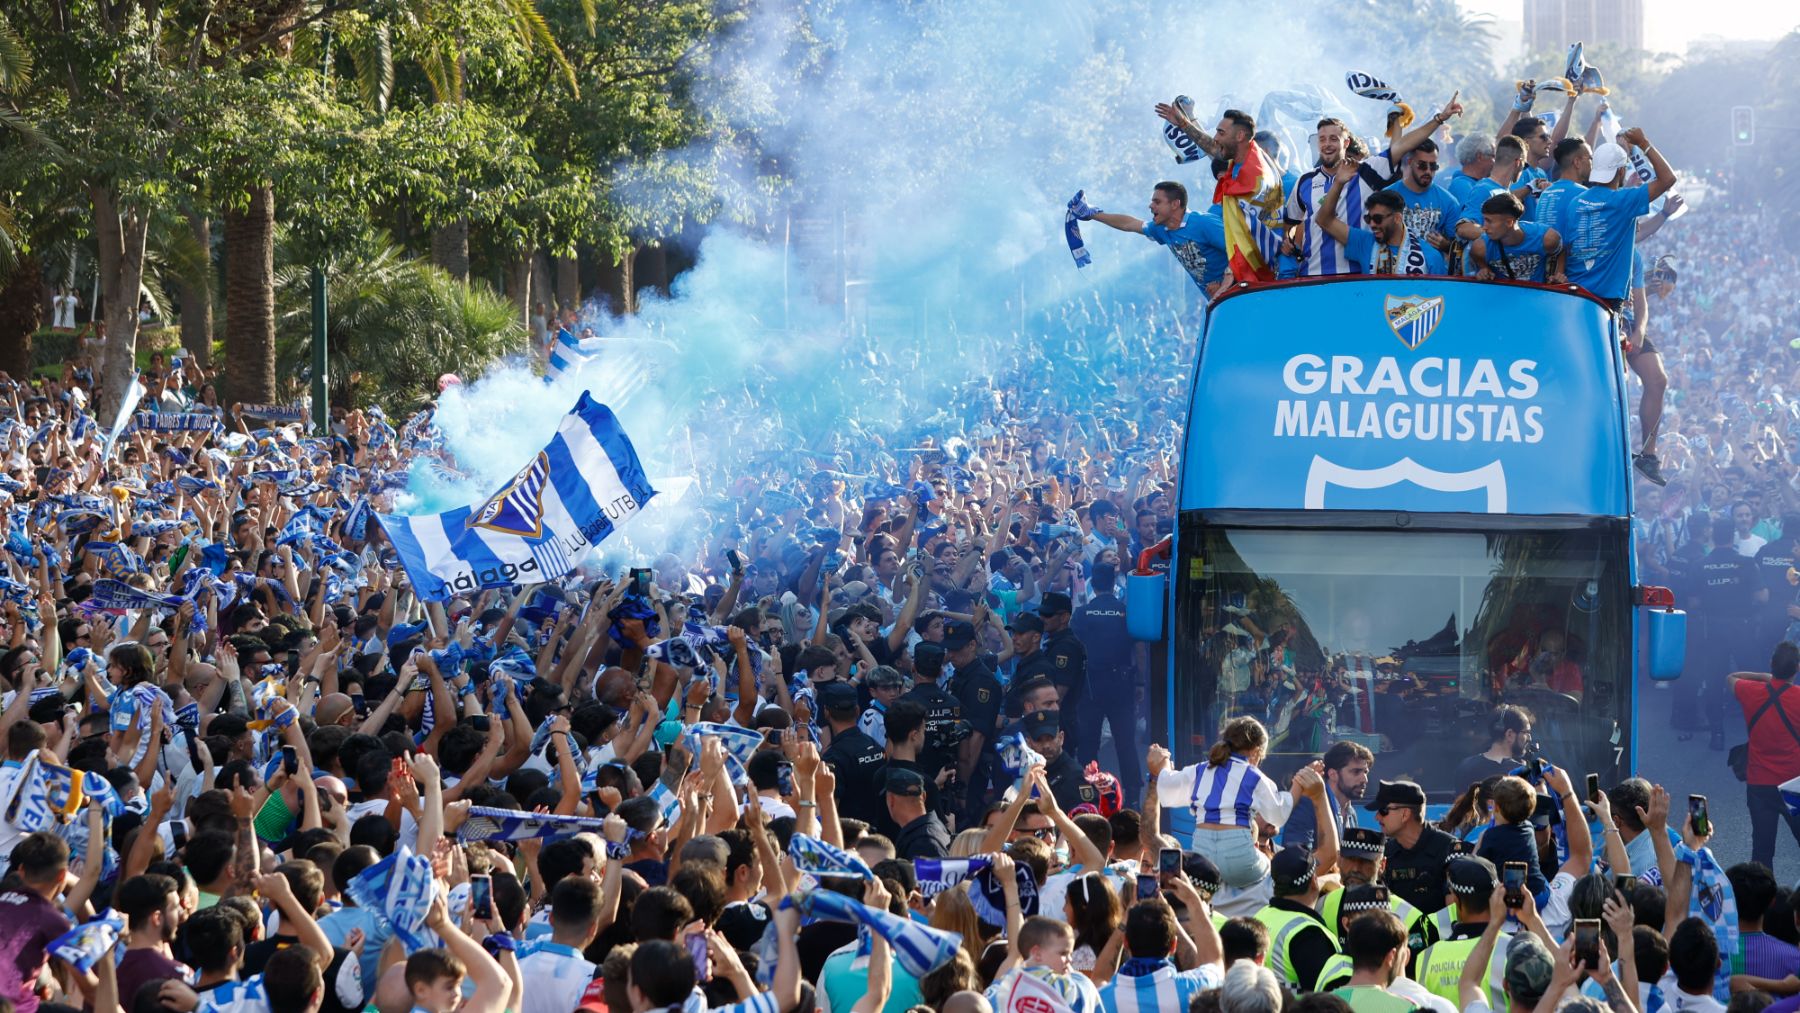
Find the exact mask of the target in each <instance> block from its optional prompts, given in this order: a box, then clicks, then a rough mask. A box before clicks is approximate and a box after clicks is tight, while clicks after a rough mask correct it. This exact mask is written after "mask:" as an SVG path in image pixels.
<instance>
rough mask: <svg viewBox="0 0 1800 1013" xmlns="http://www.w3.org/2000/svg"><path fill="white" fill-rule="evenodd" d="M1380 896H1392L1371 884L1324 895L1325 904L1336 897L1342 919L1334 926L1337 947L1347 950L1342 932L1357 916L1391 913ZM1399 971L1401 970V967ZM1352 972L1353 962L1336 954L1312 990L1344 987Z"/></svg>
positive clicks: (1328, 961) (1326, 963) (1348, 956)
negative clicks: (1370, 913) (1343, 947)
mask: <svg viewBox="0 0 1800 1013" xmlns="http://www.w3.org/2000/svg"><path fill="white" fill-rule="evenodd" d="M1383 896H1389V900H1390V901H1391V899H1392V898H1391V895H1388V892H1387V888H1386V887H1384V886H1377V885H1376V884H1374V883H1359V884H1357V885H1356V886H1345V887H1344V888H1343V889H1342V890H1333V891H1331V892H1330V893H1328V894H1326V895H1325V900H1327V901H1330V900H1333V899H1334V898H1335V903H1334V907H1335V909H1336V910H1337V912H1338V914H1339V917H1341V918H1342V919H1343V921H1342V923H1341V924H1338V926H1337V934H1338V942H1339V944H1340V945H1342V946H1346V947H1347V946H1349V944H1350V940H1349V939H1348V938H1346V937H1345V935H1344V929H1345V928H1346V927H1347V926H1348V925H1349V924H1350V923H1351V922H1353V921H1355V920H1356V919H1357V917H1358V916H1360V915H1365V914H1368V913H1369V912H1370V911H1387V912H1390V913H1392V912H1393V908H1392V907H1390V906H1389V901H1384V900H1382V897H1383ZM1319 906H1320V909H1321V910H1323V909H1324V907H1325V905H1324V903H1323V902H1321V903H1320V905H1319ZM1414 910H1415V911H1416V910H1418V909H1417V908H1414ZM1325 920H1326V922H1327V923H1330V922H1331V917H1330V916H1329V915H1327V916H1326V918H1325ZM1409 938H1410V937H1409ZM1407 950H1408V952H1411V951H1412V943H1411V942H1408V943H1407ZM1402 970H1404V968H1403V969H1402ZM1355 973H1356V962H1355V961H1354V960H1352V959H1351V957H1350V954H1348V953H1344V952H1339V953H1337V954H1335V955H1333V956H1332V957H1331V959H1330V960H1327V961H1326V962H1325V970H1323V971H1320V972H1319V983H1318V984H1317V985H1316V986H1314V988H1313V991H1315V992H1329V991H1331V990H1332V989H1336V988H1343V987H1344V986H1345V985H1348V984H1350V978H1351V977H1352V976H1353V975H1354V974H1355ZM1408 1005H1410V1004H1408ZM1394 1008H1395V1009H1398V1008H1399V1006H1398V1005H1396V1006H1395V1007H1394ZM1353 1009H1354V1008H1353Z"/></svg>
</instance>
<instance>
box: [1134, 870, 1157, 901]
mask: <svg viewBox="0 0 1800 1013" xmlns="http://www.w3.org/2000/svg"><path fill="white" fill-rule="evenodd" d="M1156 891H1157V882H1156V877H1155V876H1139V877H1138V878H1137V899H1138V900H1149V899H1150V898H1152V897H1154V896H1156Z"/></svg>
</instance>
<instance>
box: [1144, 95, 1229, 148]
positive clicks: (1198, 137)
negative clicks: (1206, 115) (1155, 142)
mask: <svg viewBox="0 0 1800 1013" xmlns="http://www.w3.org/2000/svg"><path fill="white" fill-rule="evenodd" d="M1156 115H1158V116H1160V117H1162V118H1163V119H1164V120H1166V121H1168V122H1169V123H1172V124H1174V125H1175V129H1177V130H1179V131H1181V132H1182V133H1184V134H1186V135H1188V139H1189V140H1191V141H1193V142H1194V145H1195V146H1196V147H1198V148H1199V149H1200V150H1201V151H1204V152H1206V155H1207V157H1208V158H1218V157H1219V156H1220V155H1223V154H1224V153H1225V149H1224V148H1221V147H1219V142H1218V141H1215V140H1213V136H1212V135H1211V134H1209V133H1207V132H1206V131H1205V130H1202V129H1201V128H1200V124H1198V123H1195V122H1194V119H1193V117H1191V116H1189V115H1188V114H1187V113H1184V112H1182V111H1181V109H1180V107H1178V106H1176V105H1175V104H1174V103H1172V102H1158V103H1157V104H1156Z"/></svg>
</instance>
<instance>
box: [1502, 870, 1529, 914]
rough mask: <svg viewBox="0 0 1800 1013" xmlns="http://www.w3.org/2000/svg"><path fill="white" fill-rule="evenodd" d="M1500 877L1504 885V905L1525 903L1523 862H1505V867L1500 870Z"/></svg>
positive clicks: (1517, 905) (1522, 904) (1516, 905)
mask: <svg viewBox="0 0 1800 1013" xmlns="http://www.w3.org/2000/svg"><path fill="white" fill-rule="evenodd" d="M1501 877H1502V882H1503V883H1504V884H1505V886H1506V906H1507V907H1523V906H1524V904H1525V863H1524V862H1508V863H1506V868H1504V869H1503V870H1501Z"/></svg>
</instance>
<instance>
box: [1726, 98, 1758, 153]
mask: <svg viewBox="0 0 1800 1013" xmlns="http://www.w3.org/2000/svg"><path fill="white" fill-rule="evenodd" d="M1731 143H1733V144H1736V145H1738V146H1740V147H1741V146H1744V145H1750V144H1755V143H1756V110H1755V109H1752V108H1751V107H1749V106H1732V107H1731Z"/></svg>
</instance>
